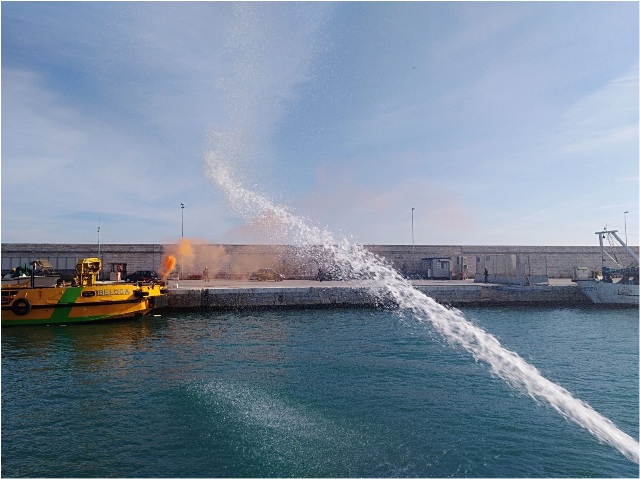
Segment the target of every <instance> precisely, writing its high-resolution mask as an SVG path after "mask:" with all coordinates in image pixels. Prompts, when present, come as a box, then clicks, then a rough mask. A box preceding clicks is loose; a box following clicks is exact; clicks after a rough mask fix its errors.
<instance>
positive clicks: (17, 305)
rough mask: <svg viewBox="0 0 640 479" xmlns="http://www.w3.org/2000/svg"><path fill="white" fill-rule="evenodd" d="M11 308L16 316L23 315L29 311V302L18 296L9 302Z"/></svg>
mask: <svg viewBox="0 0 640 479" xmlns="http://www.w3.org/2000/svg"><path fill="white" fill-rule="evenodd" d="M11 310H12V311H13V312H14V313H15V314H16V315H18V316H24V315H25V314H29V312H30V311H31V303H30V302H29V300H28V299H26V298H18V299H16V300H15V301H14V302H13V303H11Z"/></svg>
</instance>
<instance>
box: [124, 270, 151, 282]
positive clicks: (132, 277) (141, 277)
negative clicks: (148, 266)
mask: <svg viewBox="0 0 640 479" xmlns="http://www.w3.org/2000/svg"><path fill="white" fill-rule="evenodd" d="M124 280H125V281H126V282H127V283H137V282H138V281H142V282H143V283H151V282H156V281H160V278H158V273H156V272H155V271H136V272H135V273H131V274H129V275H127V277H126V278H125V279H124Z"/></svg>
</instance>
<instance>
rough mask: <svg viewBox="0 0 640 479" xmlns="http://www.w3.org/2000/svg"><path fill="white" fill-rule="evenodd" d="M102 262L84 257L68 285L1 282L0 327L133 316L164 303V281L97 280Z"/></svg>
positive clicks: (147, 311)
mask: <svg viewBox="0 0 640 479" xmlns="http://www.w3.org/2000/svg"><path fill="white" fill-rule="evenodd" d="M101 268H102V262H101V261H100V259H98V258H85V259H81V260H79V261H78V264H77V265H76V276H75V278H74V281H73V282H72V283H71V284H70V285H65V284H63V285H59V286H49V287H41V286H37V285H36V284H35V276H34V273H33V272H32V275H31V283H30V284H8V285H5V284H3V285H2V326H12V325H28V324H57V323H79V322H89V321H100V320H107V319H120V318H136V317H140V316H143V315H145V314H147V313H149V312H150V311H151V310H152V309H154V308H159V307H163V306H166V294H165V289H164V285H163V284H156V283H140V282H139V283H134V284H131V283H119V282H99V281H98V280H97V277H98V273H99V272H100V269H101Z"/></svg>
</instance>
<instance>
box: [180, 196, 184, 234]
mask: <svg viewBox="0 0 640 479" xmlns="http://www.w3.org/2000/svg"><path fill="white" fill-rule="evenodd" d="M180 210H181V211H182V238H184V203H180Z"/></svg>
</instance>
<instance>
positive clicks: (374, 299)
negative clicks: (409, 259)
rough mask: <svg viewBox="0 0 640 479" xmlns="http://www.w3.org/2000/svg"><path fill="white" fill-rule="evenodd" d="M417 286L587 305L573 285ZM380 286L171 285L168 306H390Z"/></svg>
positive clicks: (494, 300)
mask: <svg viewBox="0 0 640 479" xmlns="http://www.w3.org/2000/svg"><path fill="white" fill-rule="evenodd" d="M415 287H416V288H417V289H418V290H419V291H421V292H423V293H425V294H426V295H427V296H430V297H431V298H433V299H434V300H436V301H437V302H439V303H441V304H448V305H452V306H462V305H482V304H486V305H489V304H491V305H501V304H504V305H523V304H538V305H541V306H542V305H560V304H561V305H564V306H570V305H573V306H575V305H588V304H591V303H590V302H589V300H588V299H587V298H586V296H584V295H583V294H582V292H581V291H580V290H579V288H578V287H577V286H576V285H563V286H549V285H546V286H544V285H539V286H522V287H519V286H506V285H485V284H471V285H469V284H460V285H455V284H448V285H443V286H439V285H417V286H415ZM379 291H380V290H379V288H375V287H374V288H371V287H358V286H349V287H345V286H339V287H338V286H335V287H334V286H330V287H323V286H313V287H300V288H298V287H283V288H277V287H263V288H260V287H255V288H218V287H216V288H188V289H170V290H169V291H168V304H167V305H168V307H169V308H174V309H200V308H202V309H211V310H233V309H246V308H318V307H377V306H393V305H394V304H393V301H392V300H391V299H390V298H388V297H385V295H384V294H382V295H380V294H379ZM376 293H378V294H376Z"/></svg>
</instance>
